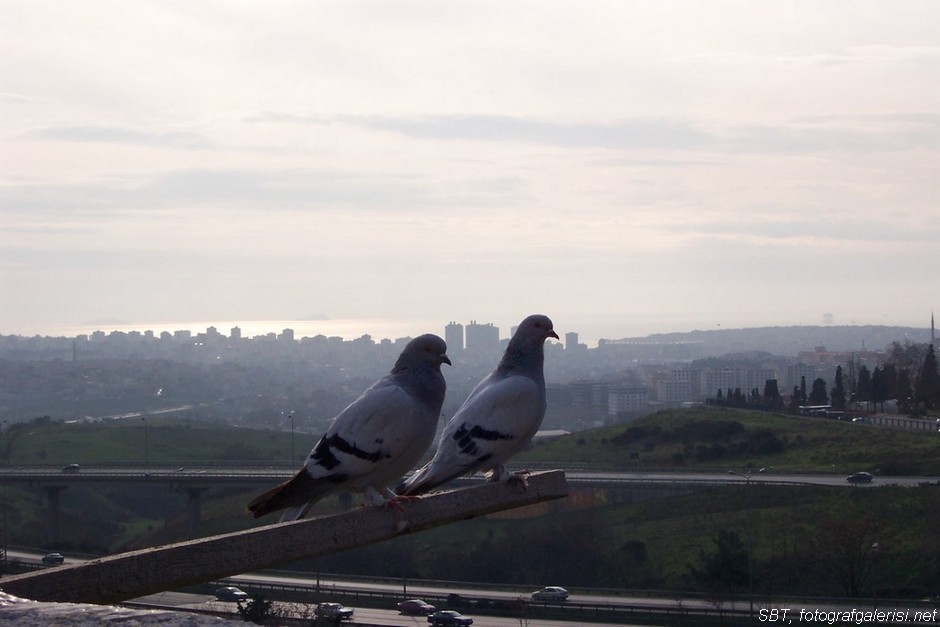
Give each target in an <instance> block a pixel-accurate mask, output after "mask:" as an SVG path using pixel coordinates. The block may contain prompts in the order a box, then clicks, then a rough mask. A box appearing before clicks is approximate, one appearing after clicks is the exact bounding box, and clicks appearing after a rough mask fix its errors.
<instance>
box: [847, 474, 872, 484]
mask: <svg viewBox="0 0 940 627" xmlns="http://www.w3.org/2000/svg"><path fill="white" fill-rule="evenodd" d="M872 479H874V477H872V474H871V473H870V472H857V473H855V474H853V475H849V476H848V477H846V478H845V480H846V481H848V482H849V483H871V480H872Z"/></svg>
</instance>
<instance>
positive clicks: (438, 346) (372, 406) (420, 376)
mask: <svg viewBox="0 0 940 627" xmlns="http://www.w3.org/2000/svg"><path fill="white" fill-rule="evenodd" d="M446 351H447V345H446V344H445V343H444V340H442V339H441V338H440V337H438V336H436V335H433V334H426V335H421V336H419V337H417V338H415V339H413V340H411V341H410V342H409V343H408V345H407V346H405V349H404V350H403V351H402V352H401V355H399V357H398V360H397V361H396V362H395V367H394V368H392V371H391V372H390V373H389V374H388V375H386V376H384V377H383V378H381V379H379V380H378V381H376V382H375V383H373V384H372V385H371V386H370V387H369V388H368V389H367V390H366V391H365V392H363V393H362V395H361V396H360V397H359V398H357V399H356V400H355V401H353V402H352V403H350V405H349V406H348V407H346V409H344V410H343V411H342V412H340V413H339V414H338V415H337V416H336V417H335V418H334V419H333V422H332V423H331V424H330V427H329V429H328V430H327V432H326V433H325V434H324V435H323V437H321V438H320V440H319V441H318V442H317V444H316V446H314V447H313V450H312V451H311V452H310V455H309V456H308V457H307V461H306V463H305V464H304V467H303V468H301V469H300V470H299V471H298V472H297V474H296V475H294V476H293V477H292V478H291V479H289V480H288V481H286V482H284V483H282V484H281V485H279V486H277V487H276V488H273V489H271V490H269V491H267V492H265V493H264V494H262V495H260V496H258V497H257V498H255V499H254V500H253V501H251V503H249V504H248V510H249V511H250V512H251V513H252V514H254V516H255V518H258V517H261V516H264V515H265V514H268V513H270V512H274V511H278V510H284V512H283V514H282V515H281V521H282V522H283V521H287V520H297V519H299V518H303V516H304V515H305V514H306V513H307V510H308V509H310V506H311V505H313V504H314V503H315V502H316V501H318V500H319V499H321V498H323V497H324V496H326V495H328V494H330V493H331V492H335V491H338V490H340V489H343V490H349V491H355V492H363V493H364V495H365V498H366V501H367V502H368V503H369V504H371V505H381V504H387V503H390V502H391V503H392V504H393V505H394V503H395V502H397V501H396V499H397V497H396V495H395V493H394V492H392V491H391V490H390V489H389V486H390V485H392V484H393V483H394V482H397V481H399V480H400V479H401V478H402V477H403V476H404V475H405V473H406V472H408V471H409V470H410V469H411V468H413V467H414V466H415V464H417V463H418V461H419V460H420V459H421V457H422V455H424V453H425V452H426V451H427V450H428V449H429V448H430V446H431V443H432V442H433V440H434V433H435V431H436V427H437V421H438V419H439V417H440V415H441V406H442V405H443V403H444V395H445V393H446V389H447V385H446V383H445V381H444V375H443V374H442V373H441V364H448V365H450V359H448V357H447V352H446ZM386 498H387V499H388V500H386Z"/></svg>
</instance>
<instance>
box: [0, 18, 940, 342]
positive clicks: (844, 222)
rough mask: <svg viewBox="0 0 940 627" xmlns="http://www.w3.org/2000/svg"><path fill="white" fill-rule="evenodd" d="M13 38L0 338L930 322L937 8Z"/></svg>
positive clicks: (630, 331)
mask: <svg viewBox="0 0 940 627" xmlns="http://www.w3.org/2000/svg"><path fill="white" fill-rule="evenodd" d="M0 23H2V24H3V26H2V27H0V28H2V30H3V37H2V43H0V51H2V56H3V59H4V62H3V63H2V64H0V76H2V84H3V87H2V88H0V92H2V93H0V107H2V109H0V138H2V139H0V141H2V142H3V148H2V151H0V159H2V162H0V163H2V173H0V293H2V298H0V334H25V335H31V334H46V333H53V332H54V331H55V330H56V329H64V328H74V327H76V326H80V325H89V324H100V326H101V328H102V329H103V330H105V331H108V330H110V328H111V327H113V326H117V325H122V326H132V327H136V328H138V329H140V330H144V329H147V328H153V327H154V326H157V325H170V324H173V323H186V322H191V321H206V323H210V324H217V325H218V326H219V327H220V329H221V330H223V331H227V330H228V327H227V326H224V325H225V324H227V323H226V322H223V321H234V322H236V323H241V324H242V325H243V326H247V324H248V323H249V322H251V321H257V320H301V319H310V318H331V319H336V320H349V319H378V318H381V319H383V320H390V321H398V323H402V324H403V326H408V325H409V324H414V326H416V327H420V328H415V329H414V331H413V332H412V333H413V334H416V333H420V332H425V331H431V332H436V333H441V330H442V326H443V325H444V324H446V322H447V321H449V320H458V321H461V322H464V323H466V322H467V321H470V320H474V319H475V320H480V321H484V322H490V321H492V322H494V323H495V324H496V325H497V326H499V327H501V328H502V329H505V330H506V331H508V329H509V328H510V326H511V325H515V324H518V322H519V320H521V319H522V317H523V316H525V315H527V314H529V313H532V312H536V311H538V312H543V313H546V314H548V315H550V316H551V317H552V319H553V320H554V321H555V325H556V328H557V329H558V331H559V332H560V333H565V332H568V331H575V332H579V333H580V334H581V338H582V341H585V342H588V343H589V344H593V343H595V342H596V340H597V339H598V338H602V337H603V338H618V337H627V336H638V335H645V334H648V333H654V332H664V331H684V330H693V329H714V328H730V327H755V326H765V325H816V324H823V323H832V324H836V325H840V324H876V325H908V326H918V327H923V326H924V325H925V323H926V321H927V319H928V318H929V315H930V312H931V310H933V309H935V308H936V303H935V302H932V301H931V298H930V297H931V296H934V298H935V294H936V293H937V290H936V287H935V286H936V279H937V276H938V274H940V273H938V270H940V261H938V256H937V252H936V251H937V241H938V239H940V238H938V235H940V212H938V211H937V207H938V201H940V187H938V186H937V184H936V181H937V180H940V166H938V164H940V158H938V157H940V155H938V152H940V113H938V112H940V90H938V89H937V80H936V77H937V76H940V34H938V30H937V28H936V25H937V24H938V23H940V5H937V4H936V3H933V2H906V3H903V4H901V5H898V4H897V3H889V2H871V1H868V2H865V1H863V2H852V3H841V2H837V3H824V4H820V3H815V2H796V3H786V4H753V3H749V2H743V1H742V2H732V1H727V0H721V1H718V2H709V3H701V2H691V1H680V0H675V1H667V2H658V3H592V4H590V5H587V6H585V5H584V4H583V3H575V2H550V3H545V2H514V3H509V4H506V3H496V2H475V3H472V4H471V3H435V2H406V3H377V2H374V3H369V2H367V3H345V2H315V3H305V2H276V3H265V4H251V3H249V4H244V3H233V2H224V1H217V2H201V3H198V4H193V3H181V2H135V3H122V2H107V1H101V2H93V3H64V4H63V3H51V2H45V1H37V2H29V3H24V2H9V1H3V2H0ZM203 328H204V327H203ZM363 332H370V330H369V329H365V330H364V331H363ZM371 332H372V333H375V334H376V336H377V337H383V335H382V334H381V333H380V332H379V331H376V330H373V331H371Z"/></svg>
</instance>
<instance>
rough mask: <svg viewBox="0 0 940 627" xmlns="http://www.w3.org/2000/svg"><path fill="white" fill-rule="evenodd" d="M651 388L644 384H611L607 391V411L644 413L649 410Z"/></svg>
mask: <svg viewBox="0 0 940 627" xmlns="http://www.w3.org/2000/svg"><path fill="white" fill-rule="evenodd" d="M649 400H650V398H649V389H648V388H646V387H644V386H611V387H610V388H608V391H607V413H608V414H609V415H611V416H619V415H621V414H642V413H646V412H647V411H649V404H650V403H649Z"/></svg>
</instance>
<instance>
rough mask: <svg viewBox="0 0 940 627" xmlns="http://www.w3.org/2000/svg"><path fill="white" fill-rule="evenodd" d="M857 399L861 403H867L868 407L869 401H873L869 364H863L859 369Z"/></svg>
mask: <svg viewBox="0 0 940 627" xmlns="http://www.w3.org/2000/svg"><path fill="white" fill-rule="evenodd" d="M856 400H857V401H858V402H860V403H865V406H866V407H868V403H869V402H870V401H871V372H869V371H868V366H862V367H861V368H859V370H858V387H857V388H856Z"/></svg>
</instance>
